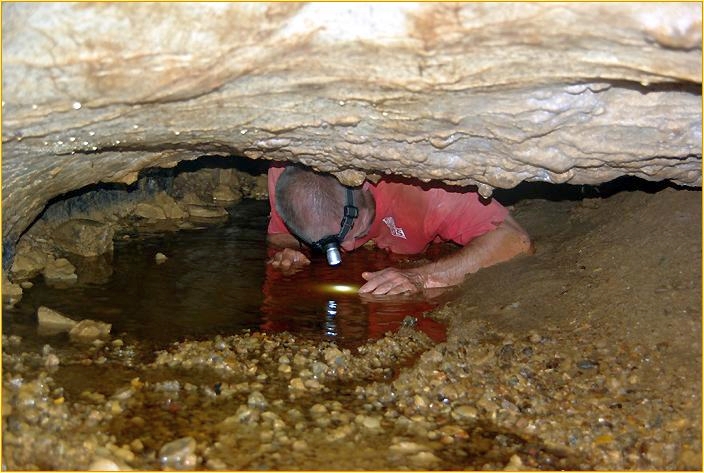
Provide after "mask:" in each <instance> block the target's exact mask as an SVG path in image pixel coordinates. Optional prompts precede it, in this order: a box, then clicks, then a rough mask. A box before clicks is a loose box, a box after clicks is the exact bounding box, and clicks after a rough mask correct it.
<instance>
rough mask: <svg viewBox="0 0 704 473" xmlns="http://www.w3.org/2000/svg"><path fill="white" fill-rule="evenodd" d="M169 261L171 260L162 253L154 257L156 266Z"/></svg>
mask: <svg viewBox="0 0 704 473" xmlns="http://www.w3.org/2000/svg"><path fill="white" fill-rule="evenodd" d="M167 259H169V258H168V257H167V256H166V255H165V254H164V253H161V252H159V253H157V254H156V255H154V261H156V264H162V263H165V262H166V260H167Z"/></svg>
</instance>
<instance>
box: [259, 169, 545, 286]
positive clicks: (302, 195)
mask: <svg viewBox="0 0 704 473" xmlns="http://www.w3.org/2000/svg"><path fill="white" fill-rule="evenodd" d="M268 177H269V202H270V203H271V218H270V221H269V229H268V241H269V242H270V243H271V244H272V245H274V246H277V247H280V248H282V250H280V251H278V252H277V253H276V254H275V255H274V256H273V257H272V258H271V259H270V264H271V265H272V266H273V267H274V268H278V269H281V270H284V271H290V270H292V269H296V268H300V267H302V266H305V265H307V264H310V259H308V257H306V255H305V254H304V253H303V252H302V251H301V250H302V249H303V244H305V245H307V246H313V247H318V248H321V247H323V246H327V243H329V242H332V244H331V245H329V246H335V240H338V243H339V246H340V247H342V249H343V250H345V251H352V250H354V249H355V248H358V247H359V246H361V245H363V244H365V243H366V242H368V241H370V240H373V242H374V243H375V244H376V246H378V247H379V248H382V249H385V250H387V251H391V252H393V253H399V254H419V253H422V252H423V251H425V249H426V248H427V247H428V245H429V244H431V243H433V242H441V241H452V242H455V243H457V244H459V245H461V246H462V248H461V249H459V250H458V251H457V252H455V253H453V254H451V255H450V256H447V257H444V258H441V259H439V260H437V261H434V262H432V263H429V264H425V265H423V266H419V267H415V268H408V269H400V268H394V267H389V268H385V269H383V270H381V271H375V272H363V273H362V278H364V279H365V280H366V281H367V282H366V283H365V284H364V285H363V286H362V287H361V288H360V289H359V292H360V293H363V294H366V293H369V294H375V295H381V294H389V295H393V294H402V293H413V292H417V291H420V290H423V289H430V288H438V287H448V286H454V285H456V284H459V283H461V282H462V281H463V280H464V278H465V276H466V275H468V274H473V273H475V272H477V271H479V270H480V269H481V268H485V267H487V266H491V265H494V264H497V263H500V262H503V261H507V260H509V259H511V258H513V257H515V256H517V255H519V254H522V253H532V251H533V247H532V243H531V241H530V238H529V237H528V234H527V233H526V232H525V230H523V228H522V227H521V226H520V225H519V224H518V223H517V222H516V221H515V220H514V219H513V218H512V217H511V216H510V215H508V210H507V209H506V208H504V207H503V206H501V204H499V203H498V202H496V201H494V200H492V201H490V202H482V201H481V199H480V197H479V195H478V194H477V193H474V192H452V191H448V190H445V189H442V188H427V189H424V188H422V187H421V186H420V185H411V184H407V183H403V182H395V181H394V180H392V179H391V178H388V179H382V180H380V181H379V182H378V183H376V184H373V183H371V182H368V181H367V182H365V183H364V185H363V186H362V187H360V188H354V189H350V188H348V187H345V186H343V185H342V184H340V182H339V181H338V180H337V179H336V178H335V177H333V176H331V175H326V174H320V173H316V172H313V171H311V170H307V169H305V168H302V167H300V166H287V167H279V166H276V165H275V166H272V167H271V168H270V169H269V176H268ZM350 204H352V205H350ZM294 235H295V236H294ZM301 242H302V243H303V244H302V243H301ZM329 261H330V260H329ZM331 264H334V263H331Z"/></svg>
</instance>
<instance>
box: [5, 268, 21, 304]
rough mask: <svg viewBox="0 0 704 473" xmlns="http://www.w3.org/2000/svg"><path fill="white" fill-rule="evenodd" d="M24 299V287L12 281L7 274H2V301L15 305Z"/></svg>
mask: <svg viewBox="0 0 704 473" xmlns="http://www.w3.org/2000/svg"><path fill="white" fill-rule="evenodd" d="M21 299H22V287H21V286H20V285H19V284H15V283H12V282H10V280H9V279H7V276H6V275H4V274H3V276H2V303H3V305H8V306H13V305H15V304H17V303H18V302H19V301H20V300H21Z"/></svg>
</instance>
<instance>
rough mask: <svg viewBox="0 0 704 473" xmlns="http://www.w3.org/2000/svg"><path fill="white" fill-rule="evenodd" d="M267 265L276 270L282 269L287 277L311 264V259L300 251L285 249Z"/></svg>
mask: <svg viewBox="0 0 704 473" xmlns="http://www.w3.org/2000/svg"><path fill="white" fill-rule="evenodd" d="M267 263H268V264H270V265H271V266H272V267H274V268H276V269H280V270H281V272H283V273H284V274H285V275H289V274H293V273H295V272H296V271H298V270H299V269H301V268H302V267H303V266H306V265H308V264H310V259H308V257H307V256H306V255H304V254H303V253H301V252H300V251H298V250H294V249H293V248H284V249H283V250H281V251H277V252H276V253H275V254H274V256H272V257H271V258H270V259H269V261H267Z"/></svg>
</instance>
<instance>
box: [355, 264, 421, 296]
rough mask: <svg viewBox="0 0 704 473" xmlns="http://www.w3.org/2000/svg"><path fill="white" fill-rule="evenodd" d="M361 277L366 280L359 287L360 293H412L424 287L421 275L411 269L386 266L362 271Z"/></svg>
mask: <svg viewBox="0 0 704 473" xmlns="http://www.w3.org/2000/svg"><path fill="white" fill-rule="evenodd" d="M362 277H363V278H364V279H365V280H366V281H367V282H366V284H364V285H363V286H362V287H360V288H359V292H360V293H361V294H374V295H382V294H387V295H396V294H412V293H415V292H419V291H421V290H423V288H424V287H425V284H424V281H423V277H422V276H421V275H420V274H419V273H418V272H415V271H411V270H401V269H397V268H386V269H382V270H381V271H375V272H364V273H362Z"/></svg>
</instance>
